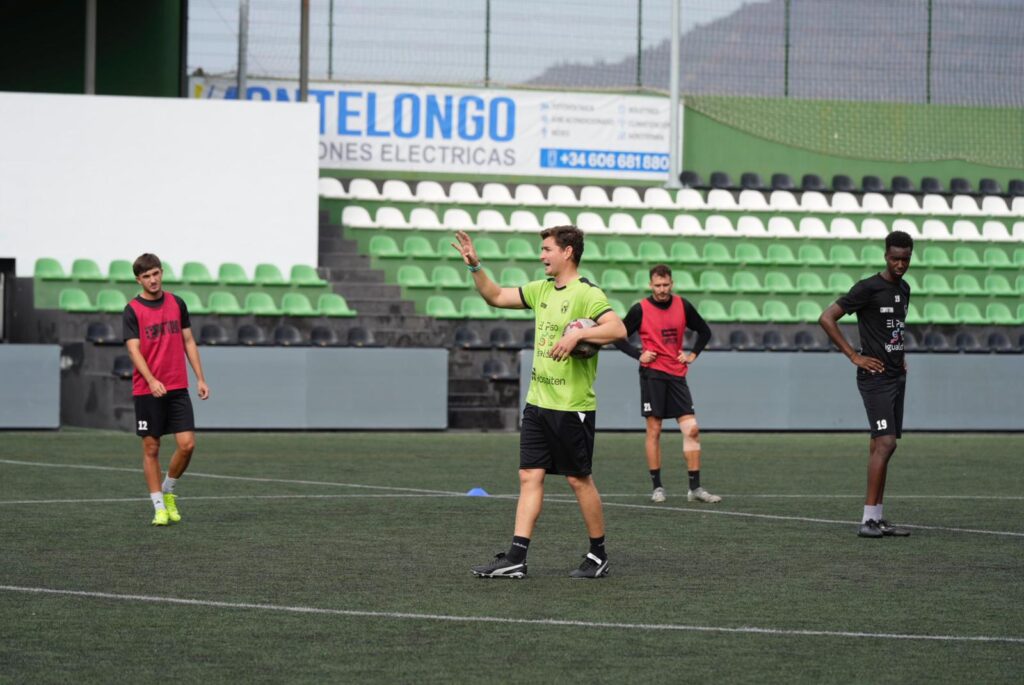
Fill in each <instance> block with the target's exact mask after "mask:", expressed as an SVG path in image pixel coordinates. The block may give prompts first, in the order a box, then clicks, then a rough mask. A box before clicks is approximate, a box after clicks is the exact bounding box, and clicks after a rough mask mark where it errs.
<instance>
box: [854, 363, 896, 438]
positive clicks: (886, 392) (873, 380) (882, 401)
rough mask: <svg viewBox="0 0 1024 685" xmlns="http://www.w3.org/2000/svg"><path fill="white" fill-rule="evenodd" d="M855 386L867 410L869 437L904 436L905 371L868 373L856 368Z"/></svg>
mask: <svg viewBox="0 0 1024 685" xmlns="http://www.w3.org/2000/svg"><path fill="white" fill-rule="evenodd" d="M857 389H858V390H860V396H861V399H862V400H864V409H865V410H866V411H867V413H868V425H869V426H870V428H871V437H873V438H877V437H878V436H880V435H895V436H896V437H897V438H899V437H902V435H903V396H904V394H905V393H906V389H907V376H906V374H903V373H901V374H898V375H889V374H886V373H880V374H871V373H868V372H867V371H864V370H863V369H858V370H857Z"/></svg>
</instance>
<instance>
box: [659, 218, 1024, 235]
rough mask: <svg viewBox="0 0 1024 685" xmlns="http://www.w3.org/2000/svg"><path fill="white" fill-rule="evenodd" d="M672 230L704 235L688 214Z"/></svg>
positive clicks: (698, 223)
mask: <svg viewBox="0 0 1024 685" xmlns="http://www.w3.org/2000/svg"><path fill="white" fill-rule="evenodd" d="M1021 227H1022V230H1021V233H1022V234H1024V222H1021ZM672 230H673V231H675V232H676V233H678V234H679V235H689V236H702V235H704V228H703V227H702V226H701V225H700V221H699V220H698V219H697V217H695V216H690V215H689V214H677V215H676V218H675V219H674V220H673V221H672Z"/></svg>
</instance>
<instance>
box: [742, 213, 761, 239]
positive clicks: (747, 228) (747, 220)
mask: <svg viewBox="0 0 1024 685" xmlns="http://www.w3.org/2000/svg"><path fill="white" fill-rule="evenodd" d="M736 235H741V236H743V237H745V238H767V237H768V229H766V228H765V227H764V224H763V223H762V222H761V220H760V219H758V218H757V217H756V216H741V217H740V218H739V221H737V222H736Z"/></svg>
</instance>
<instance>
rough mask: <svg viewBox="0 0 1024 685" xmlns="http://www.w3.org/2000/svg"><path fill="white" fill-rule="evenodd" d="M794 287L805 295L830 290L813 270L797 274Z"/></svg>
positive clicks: (825, 292)
mask: <svg viewBox="0 0 1024 685" xmlns="http://www.w3.org/2000/svg"><path fill="white" fill-rule="evenodd" d="M796 289H797V290H798V291H799V292H801V293H805V294H807V295H825V294H828V293H830V292H832V291H831V290H830V289H829V287H828V286H827V285H825V281H823V280H822V279H821V276H819V275H818V274H816V273H814V272H813V271H810V272H803V273H799V274H797V276H796Z"/></svg>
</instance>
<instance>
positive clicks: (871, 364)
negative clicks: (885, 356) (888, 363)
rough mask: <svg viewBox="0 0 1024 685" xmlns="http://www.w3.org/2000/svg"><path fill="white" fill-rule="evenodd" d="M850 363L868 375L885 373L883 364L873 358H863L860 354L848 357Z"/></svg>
mask: <svg viewBox="0 0 1024 685" xmlns="http://www.w3.org/2000/svg"><path fill="white" fill-rule="evenodd" d="M850 361H851V362H853V363H854V364H855V365H856V366H857V367H858V368H861V369H864V370H865V371H867V372H868V373H882V372H883V371H885V364H883V363H882V362H881V361H879V360H877V359H875V358H874V357H865V356H864V355H862V354H855V355H853V356H852V357H850Z"/></svg>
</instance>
